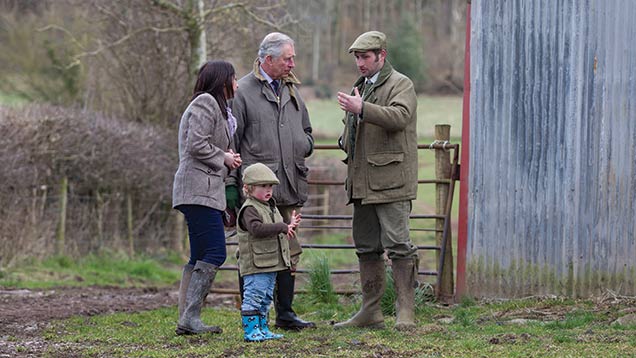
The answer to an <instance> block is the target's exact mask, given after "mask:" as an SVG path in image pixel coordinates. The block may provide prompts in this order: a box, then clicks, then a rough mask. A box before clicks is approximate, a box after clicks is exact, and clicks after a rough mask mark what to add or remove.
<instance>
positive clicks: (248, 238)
mask: <svg viewBox="0 0 636 358" xmlns="http://www.w3.org/2000/svg"><path fill="white" fill-rule="evenodd" d="M250 206H251V207H253V208H255V209H256V211H257V212H258V213H259V216H260V217H261V219H262V220H263V224H274V223H282V222H283V217H282V216H281V215H280V212H279V211H278V209H276V202H275V201H274V200H273V199H270V202H269V203H263V202H260V201H258V200H256V199H252V198H248V199H247V200H246V201H245V203H243V206H242V207H241V210H239V213H238V215H237V217H238V219H237V221H238V222H239V223H240V222H241V219H242V215H243V212H244V211H245V208H247V207H250ZM236 231H237V234H238V240H239V251H240V253H241V254H240V256H239V259H238V264H239V272H240V273H241V276H245V275H249V274H253V273H257V272H276V271H283V270H288V269H289V268H290V267H291V258H290V253H289V243H288V240H287V235H286V234H284V233H280V234H277V235H275V236H272V237H254V236H252V235H251V234H250V233H249V231H248V230H247V228H243V227H242V225H241V224H238V225H236Z"/></svg>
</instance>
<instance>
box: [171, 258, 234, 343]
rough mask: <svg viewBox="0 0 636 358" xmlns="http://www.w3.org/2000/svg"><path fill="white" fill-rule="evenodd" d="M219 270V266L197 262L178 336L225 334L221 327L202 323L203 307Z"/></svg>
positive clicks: (178, 327)
mask: <svg viewBox="0 0 636 358" xmlns="http://www.w3.org/2000/svg"><path fill="white" fill-rule="evenodd" d="M217 270H218V267H217V266H215V265H212V264H209V263H207V262H204V261H197V263H196V264H195V265H194V269H193V270H192V277H190V284H189V285H188V290H187V293H186V300H185V304H184V309H183V315H182V316H181V318H179V323H178V325H177V329H176V331H175V332H176V333H177V334H178V335H182V334H201V333H221V332H223V330H222V329H221V328H219V327H216V326H206V325H204V324H203V322H201V307H202V306H203V303H204V302H205V298H206V297H207V296H208V293H210V287H212V282H214V277H215V276H216V271H217Z"/></svg>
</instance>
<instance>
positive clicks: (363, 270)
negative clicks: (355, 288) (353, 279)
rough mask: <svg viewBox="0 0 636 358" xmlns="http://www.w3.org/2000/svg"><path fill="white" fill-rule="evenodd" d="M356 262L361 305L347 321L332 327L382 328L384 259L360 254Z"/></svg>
mask: <svg viewBox="0 0 636 358" xmlns="http://www.w3.org/2000/svg"><path fill="white" fill-rule="evenodd" d="M358 263H359V265H360V282H361V284H362V307H360V311H358V313H356V314H355V315H354V316H353V317H351V318H350V319H349V320H348V321H345V322H341V323H336V324H335V325H334V328H336V329H337V328H347V327H364V328H376V329H381V328H384V316H383V315H382V308H381V307H380V300H381V299H382V295H383V294H384V289H385V287H386V276H385V275H386V274H385V269H384V260H383V259H382V258H381V257H380V258H379V259H378V256H377V255H375V254H373V255H361V256H360V258H359V259H358Z"/></svg>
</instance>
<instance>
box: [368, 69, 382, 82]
mask: <svg viewBox="0 0 636 358" xmlns="http://www.w3.org/2000/svg"><path fill="white" fill-rule="evenodd" d="M378 77H380V71H378V72H376V73H375V75H373V76H371V77H367V82H371V83H372V84H373V83H375V81H377V80H378Z"/></svg>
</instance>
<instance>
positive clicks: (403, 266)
mask: <svg viewBox="0 0 636 358" xmlns="http://www.w3.org/2000/svg"><path fill="white" fill-rule="evenodd" d="M392 269H393V282H394V284H395V294H396V296H397V299H396V301H395V306H396V311H397V318H396V320H395V329H397V330H398V331H410V330H413V329H415V272H416V271H415V270H417V265H416V264H415V260H414V259H411V258H408V259H401V260H397V259H394V260H392Z"/></svg>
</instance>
